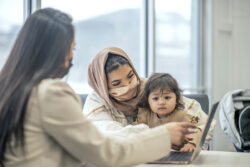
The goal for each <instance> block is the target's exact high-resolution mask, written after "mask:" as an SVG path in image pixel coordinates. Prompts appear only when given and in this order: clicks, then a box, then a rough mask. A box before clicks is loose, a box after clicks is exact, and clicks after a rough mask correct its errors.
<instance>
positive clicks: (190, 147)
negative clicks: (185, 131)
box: [180, 143, 195, 152]
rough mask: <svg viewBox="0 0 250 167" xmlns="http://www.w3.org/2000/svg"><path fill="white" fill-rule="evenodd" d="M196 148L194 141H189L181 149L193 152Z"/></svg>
mask: <svg viewBox="0 0 250 167" xmlns="http://www.w3.org/2000/svg"><path fill="white" fill-rule="evenodd" d="M194 150H195V145H194V144H192V143H187V144H185V145H184V146H183V147H182V148H181V149H180V151H181V152H193V151H194Z"/></svg>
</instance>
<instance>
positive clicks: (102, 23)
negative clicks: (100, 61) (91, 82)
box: [41, 0, 142, 93]
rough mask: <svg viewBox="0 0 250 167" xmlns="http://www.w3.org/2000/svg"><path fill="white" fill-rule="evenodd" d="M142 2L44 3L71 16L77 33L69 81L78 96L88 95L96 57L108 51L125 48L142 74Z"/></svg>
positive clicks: (48, 0)
mask: <svg viewBox="0 0 250 167" xmlns="http://www.w3.org/2000/svg"><path fill="white" fill-rule="evenodd" d="M141 5H142V2H141V0H104V1H102V0H101V1H100V0H91V1H90V0H72V1H69V0H42V1H41V7H42V8H45V7H53V8H56V9H59V10H62V11H64V12H66V13H68V14H70V15H71V16H72V17H73V19H74V25H75V30H76V35H75V37H76V39H75V41H76V50H75V53H74V59H73V67H72V69H71V70H70V73H69V76H68V78H66V79H67V81H68V83H69V84H70V85H71V86H72V87H73V89H74V90H75V91H76V92H77V93H88V92H89V91H90V90H91V89H90V88H89V86H88V83H87V75H88V73H87V71H88V70H87V69H88V64H89V62H90V61H91V59H92V58H93V57H94V56H95V55H96V53H97V52H98V51H99V50H101V49H103V48H105V47H107V46H117V47H120V48H122V49H123V50H124V51H125V52H126V53H127V54H128V55H129V57H130V58H131V59H132V61H133V62H134V65H135V68H136V69H137V71H138V73H139V74H140V69H141V68H140V28H141V23H140V17H141Z"/></svg>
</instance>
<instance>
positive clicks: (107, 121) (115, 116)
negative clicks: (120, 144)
mask: <svg viewBox="0 0 250 167" xmlns="http://www.w3.org/2000/svg"><path fill="white" fill-rule="evenodd" d="M83 114H84V115H85V116H86V117H87V118H88V119H89V120H91V121H92V122H93V124H94V125H95V126H96V127H97V128H98V129H99V130H100V131H101V132H102V133H103V134H105V135H112V136H114V135H115V136H117V137H127V136H128V135H134V134H137V133H139V132H142V131H144V130H146V129H149V127H148V126H147V125H145V124H139V125H129V124H128V122H127V119H126V117H125V115H124V114H123V113H122V112H117V111H112V110H111V109H110V108H109V107H108V105H107V104H106V103H105V102H103V99H100V97H96V96H93V95H89V96H88V97H87V99H86V102H85V105H84V108H83Z"/></svg>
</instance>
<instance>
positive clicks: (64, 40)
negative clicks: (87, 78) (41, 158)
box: [0, 8, 74, 166]
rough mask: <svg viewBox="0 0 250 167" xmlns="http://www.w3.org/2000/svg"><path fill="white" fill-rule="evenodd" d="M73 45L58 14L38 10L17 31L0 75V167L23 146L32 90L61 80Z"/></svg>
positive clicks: (67, 20) (65, 21)
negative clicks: (51, 80)
mask: <svg viewBox="0 0 250 167" xmlns="http://www.w3.org/2000/svg"><path fill="white" fill-rule="evenodd" d="M73 41H74V27H73V25H72V19H71V17H69V16H68V15H67V14H65V13H62V12H60V11H58V10H55V9H51V8H46V9H40V10H38V11H36V12H35V13H33V14H32V15H30V16H29V18H28V19H27V20H26V22H25V24H24V25H23V27H22V29H21V30H20V32H19V34H18V37H17V39H16V41H15V44H14V46H13V48H12V50H11V52H10V55H9V57H8V60H7V61H6V63H5V65H4V67H3V69H2V71H1V72H0V166H4V161H5V156H4V153H5V151H6V149H7V148H9V149H10V150H11V149H12V148H13V147H14V145H12V144H11V143H10V139H12V138H14V139H15V145H20V146H22V148H23V146H24V144H25V141H24V122H25V113H26V107H27V103H28V99H29V97H30V94H31V91H32V88H33V87H35V86H36V85H38V84H39V83H40V81H42V80H43V79H46V78H62V77H63V76H64V75H66V74H67V72H68V70H69V68H66V67H65V65H64V64H65V61H66V57H67V56H68V55H69V53H70V48H71V44H72V42H73Z"/></svg>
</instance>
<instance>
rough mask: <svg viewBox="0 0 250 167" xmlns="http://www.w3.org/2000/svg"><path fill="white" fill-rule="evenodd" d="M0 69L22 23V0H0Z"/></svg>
mask: <svg viewBox="0 0 250 167" xmlns="http://www.w3.org/2000/svg"><path fill="white" fill-rule="evenodd" d="M0 23H1V24H0V70H1V69H2V67H3V65H4V63H5V62H6V59H7V57H8V56H9V53H10V50H11V48H12V46H13V43H14V41H15V40H16V36H17V34H18V32H19V30H20V28H21V24H22V23H23V1H20V0H1V1H0Z"/></svg>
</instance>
